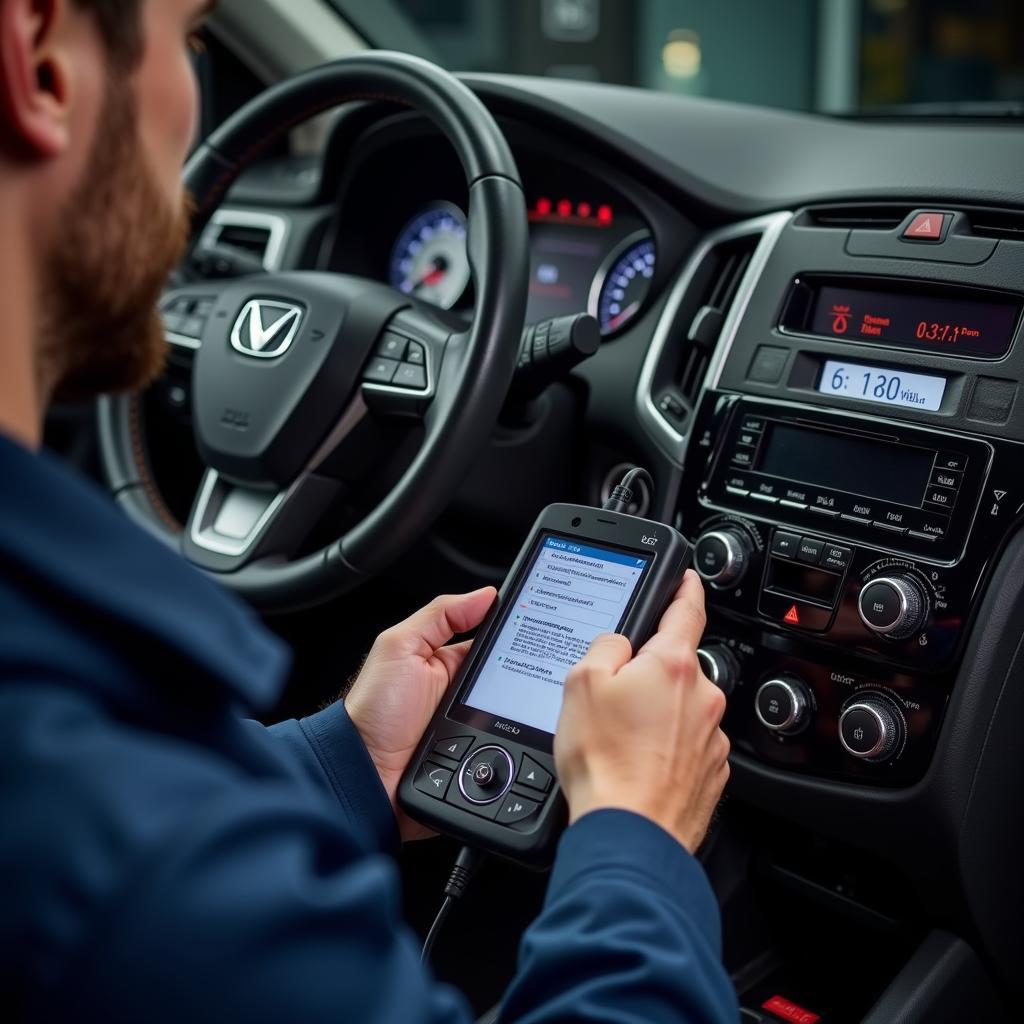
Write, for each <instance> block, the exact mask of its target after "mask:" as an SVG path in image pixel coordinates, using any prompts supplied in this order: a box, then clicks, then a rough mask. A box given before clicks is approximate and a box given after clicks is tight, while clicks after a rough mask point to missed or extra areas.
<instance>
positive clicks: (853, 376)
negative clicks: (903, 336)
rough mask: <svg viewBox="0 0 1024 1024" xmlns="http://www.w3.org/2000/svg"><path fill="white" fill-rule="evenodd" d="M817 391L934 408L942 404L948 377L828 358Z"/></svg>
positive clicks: (917, 407) (906, 405)
mask: <svg viewBox="0 0 1024 1024" xmlns="http://www.w3.org/2000/svg"><path fill="white" fill-rule="evenodd" d="M818 391H819V392H820V393H821V394H823V395H839V396H840V397H841V398H855V399H857V400H858V401H861V402H880V403H881V404H882V405H899V406H903V407H904V408H907V409H928V410H931V411H935V410H936V409H938V408H939V407H940V406H941V405H942V396H943V395H944V394H945V392H946V378H945V377H932V376H930V375H929V374H924V373H910V372H908V371H905V370H889V369H886V368H885V367H881V366H864V365H863V364H861V363H842V362H839V361H838V360H835V359H827V360H825V365H824V366H823V367H822V371H821V380H819V381H818Z"/></svg>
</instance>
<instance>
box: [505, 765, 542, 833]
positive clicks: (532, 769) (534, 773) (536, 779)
mask: <svg viewBox="0 0 1024 1024" xmlns="http://www.w3.org/2000/svg"><path fill="white" fill-rule="evenodd" d="M516 784H517V785H520V786H529V787H530V788H531V789H539V790H540V791H541V792H542V793H546V792H547V791H548V790H549V789H550V788H551V773H550V772H549V771H547V770H545V769H544V768H541V766H540V765H539V764H537V762H536V761H534V759H533V758H532V757H530V756H528V755H527V754H523V763H522V764H521V765H520V766H519V774H518V775H517V776H516ZM499 820H500V816H499Z"/></svg>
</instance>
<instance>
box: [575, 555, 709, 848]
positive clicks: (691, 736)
mask: <svg viewBox="0 0 1024 1024" xmlns="http://www.w3.org/2000/svg"><path fill="white" fill-rule="evenodd" d="M704 624H705V616H704V590H703V588H702V587H701V583H700V578H699V577H698V576H697V574H696V573H695V572H694V571H693V570H692V569H691V570H690V571H689V572H687V574H686V577H685V579H684V580H683V583H682V586H681V587H680V588H679V590H678V592H677V593H676V597H675V600H674V601H673V602H672V604H671V605H670V606H669V608H668V610H667V611H666V612H665V614H664V616H663V617H662V620H661V624H660V626H659V628H658V632H657V633H656V634H655V635H654V636H653V637H652V638H651V639H650V640H649V641H648V642H647V643H646V644H645V645H644V646H643V647H642V648H641V649H640V651H639V653H638V654H637V656H636V657H635V658H634V657H633V652H632V650H631V648H630V644H629V641H628V640H627V639H626V638H625V637H623V636H619V635H615V634H609V635H606V636H600V637H598V638H597V639H596V640H595V641H594V643H593V644H592V645H591V648H590V651H589V653H588V654H587V656H586V657H585V658H584V659H583V660H582V661H581V662H580V663H579V664H578V665H576V666H575V667H574V668H573V669H572V670H571V671H570V672H569V674H568V676H567V678H566V681H565V698H564V702H563V704H562V714H561V718H560V719H559V723H558V731H557V733H556V734H555V762H556V764H557V766H558V778H559V781H560V783H561V785H562V788H563V790H564V791H565V795H566V798H567V799H568V802H569V815H570V820H571V821H575V820H576V819H577V818H580V817H582V816H583V815H584V814H586V813H587V812H588V811H593V810H597V809H599V808H606V807H616V808H620V809H623V810H629V811H635V812H636V813H638V814H642V815H644V817H646V818H650V819H651V820H652V821H654V822H656V823H657V824H659V825H661V826H662V828H664V829H665V830H666V831H667V832H669V833H671V834H672V835H674V836H675V837H676V838H677V839H678V840H679V842H681V843H682V844H683V846H685V847H686V849H687V850H689V851H690V852H691V853H692V852H693V851H694V850H695V849H696V848H697V846H699V845H700V842H701V840H702V839H703V838H704V834H705V833H706V832H707V827H708V822H709V821H710V819H711V813H712V811H713V810H714V808H715V805H716V804H717V803H718V800H719V797H720V796H721V795H722V790H723V788H724V787H725V783H726V780H727V779H728V777H729V762H728V760H727V758H728V755H729V741H728V739H726V737H725V734H724V733H723V732H722V730H721V729H720V728H719V723H720V722H721V720H722V715H723V713H724V712H725V695H724V694H723V693H722V691H721V690H719V689H718V688H717V687H716V686H715V685H714V684H713V683H711V682H710V681H709V680H708V679H707V678H706V677H705V676H704V674H703V673H702V672H701V670H700V666H699V663H698V661H697V644H698V643H699V642H700V638H701V634H702V633H703V632H704Z"/></svg>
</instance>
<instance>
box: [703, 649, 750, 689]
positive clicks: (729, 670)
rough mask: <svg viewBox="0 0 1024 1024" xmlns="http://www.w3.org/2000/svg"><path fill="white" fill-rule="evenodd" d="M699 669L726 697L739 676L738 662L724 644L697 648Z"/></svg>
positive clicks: (733, 687)
mask: <svg viewBox="0 0 1024 1024" xmlns="http://www.w3.org/2000/svg"><path fill="white" fill-rule="evenodd" d="M697 660H698V661H699V662H700V668H701V671H702V672H703V673H704V675H706V676H707V677H708V679H710V680H711V682H713V683H714V684H715V686H717V687H718V688H719V689H720V690H721V691H722V693H724V694H725V695H726V697H728V696H729V695H730V694H731V693H732V691H733V690H734V689H735V687H736V684H737V683H738V682H739V678H740V663H739V659H738V658H737V657H736V655H735V654H733V653H732V651H730V650H729V648H728V647H726V646H725V645H724V644H708V645H707V646H706V647H698V648H697Z"/></svg>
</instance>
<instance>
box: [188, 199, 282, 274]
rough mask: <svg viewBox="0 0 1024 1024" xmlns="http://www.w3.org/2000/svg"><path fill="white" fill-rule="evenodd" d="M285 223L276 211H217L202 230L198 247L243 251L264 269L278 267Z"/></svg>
mask: <svg viewBox="0 0 1024 1024" xmlns="http://www.w3.org/2000/svg"><path fill="white" fill-rule="evenodd" d="M286 234H287V225H286V223H285V221H284V219H283V218H282V217H278V216H277V215H276V214H271V213H260V212H257V211H255V210H218V211H217V212H216V213H215V214H214V215H213V217H212V218H211V219H210V223H209V226H208V227H207V228H206V230H205V231H204V232H203V236H202V240H201V241H200V243H199V249H200V250H203V249H206V250H208V251H220V252H224V251H225V250H226V251H228V252H231V251H234V252H238V253H243V254H245V255H246V256H248V257H250V258H251V259H254V260H255V261H256V262H257V263H259V264H261V265H262V267H263V269H264V270H271V271H272V270H278V269H280V266H281V253H282V250H283V247H284V240H285V235H286Z"/></svg>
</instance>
